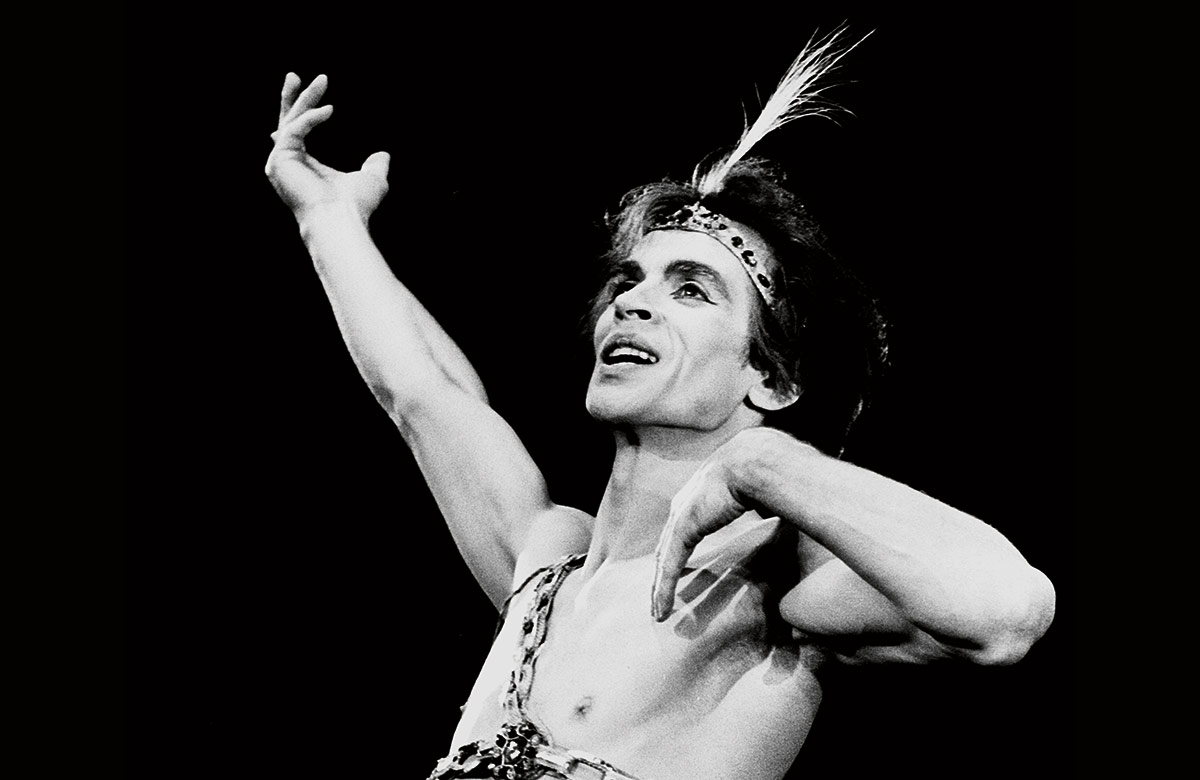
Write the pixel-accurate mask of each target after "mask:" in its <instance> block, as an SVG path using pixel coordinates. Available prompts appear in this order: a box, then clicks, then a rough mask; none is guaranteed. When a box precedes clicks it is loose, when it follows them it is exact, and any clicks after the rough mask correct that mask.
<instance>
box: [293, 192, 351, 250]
mask: <svg viewBox="0 0 1200 780" xmlns="http://www.w3.org/2000/svg"><path fill="white" fill-rule="evenodd" d="M295 217H296V224H297V226H298V227H299V229H300V238H301V240H302V241H304V243H305V245H306V246H308V247H309V248H310V249H311V248H312V244H313V242H315V241H318V240H320V238H321V237H322V236H324V235H326V234H330V233H335V234H342V233H345V232H346V231H359V230H361V231H364V232H365V231H366V230H367V220H366V218H365V217H364V216H363V215H362V213H361V212H360V211H359V210H358V207H357V206H356V205H355V204H353V203H349V202H346V201H340V200H331V201H320V202H318V203H314V204H312V205H309V206H306V207H304V208H302V209H297V210H296V212H295Z"/></svg>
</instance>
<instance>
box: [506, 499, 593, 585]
mask: <svg viewBox="0 0 1200 780" xmlns="http://www.w3.org/2000/svg"><path fill="white" fill-rule="evenodd" d="M593 521H594V518H593V517H592V516H591V515H589V514H588V513H587V512H584V511H583V510H580V509H574V508H572V507H567V506H559V505H557V504H556V505H553V506H551V507H550V508H548V509H546V510H545V511H543V512H539V513H538V515H537V516H536V517H534V518H533V520H532V522H530V524H529V529H528V531H527V532H526V535H525V539H524V541H523V543H522V544H521V546H520V549H519V550H518V551H517V562H516V566H515V567H514V568H513V582H512V589H514V590H515V589H516V588H517V587H518V586H519V585H520V584H521V583H522V582H524V581H525V580H527V579H529V576H530V575H531V574H533V573H534V572H536V571H537V570H538V569H541V568H544V567H546V566H551V565H553V564H555V563H558V562H559V561H560V560H562V559H563V558H564V557H566V556H568V555H575V554H577V553H583V552H587V549H588V545H589V544H591V541H592V523H593Z"/></svg>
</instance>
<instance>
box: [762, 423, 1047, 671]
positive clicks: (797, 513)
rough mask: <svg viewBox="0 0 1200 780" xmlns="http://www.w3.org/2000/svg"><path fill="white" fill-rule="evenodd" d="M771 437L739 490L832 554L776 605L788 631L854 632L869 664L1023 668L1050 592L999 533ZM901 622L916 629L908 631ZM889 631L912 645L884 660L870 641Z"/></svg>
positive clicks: (1043, 625) (1042, 627)
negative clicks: (936, 660) (932, 662)
mask: <svg viewBox="0 0 1200 780" xmlns="http://www.w3.org/2000/svg"><path fill="white" fill-rule="evenodd" d="M772 433H773V434H775V435H772V436H771V437H770V439H769V441H770V444H769V445H768V446H765V447H762V448H761V449H759V450H758V452H757V453H756V454H755V455H754V456H753V457H754V462H753V465H752V466H751V467H749V468H746V469H742V470H741V473H742V480H743V483H742V484H743V485H744V490H745V491H746V494H747V495H748V496H752V497H753V500H754V501H755V503H757V504H760V505H762V506H765V507H770V508H771V510H772V511H773V512H775V513H777V514H779V516H780V517H781V518H783V519H786V520H788V521H790V522H793V523H795V524H796V525H797V526H798V527H799V528H800V529H801V530H802V531H804V533H805V534H807V535H808V536H809V537H811V538H812V539H814V540H816V541H817V542H819V543H820V544H821V545H822V546H824V547H825V548H827V549H828V550H829V552H830V553H832V554H833V555H834V556H836V558H837V560H836V561H832V560H831V561H829V562H827V563H826V564H824V565H822V566H820V567H819V568H818V569H817V570H816V571H814V572H812V573H811V574H810V576H808V577H806V578H805V579H804V580H802V581H801V582H800V584H799V585H797V586H796V588H795V589H793V591H792V592H791V593H789V594H788V595H787V596H785V598H784V601H783V603H782V604H781V609H782V611H783V613H784V617H785V618H787V619H789V621H790V622H792V623H793V625H796V626H797V627H798V628H800V629H802V630H805V631H809V632H812V633H815V634H825V635H828V636H835V637H836V636H843V637H854V636H860V637H862V638H863V639H864V640H866V641H864V642H863V643H862V644H861V645H860V647H862V648H864V649H865V648H870V649H869V650H865V655H866V656H867V660H872V659H875V658H880V659H886V660H925V659H927V658H929V657H935V656H938V655H943V654H944V655H951V656H959V657H965V658H968V659H969V660H972V661H975V662H977V663H988V664H999V663H1012V662H1014V661H1016V660H1019V659H1020V658H1021V657H1023V656H1024V655H1025V653H1026V651H1027V650H1028V649H1029V647H1030V646H1031V645H1032V644H1033V643H1034V642H1035V641H1036V640H1037V639H1038V638H1039V637H1041V635H1042V634H1043V633H1045V631H1046V629H1047V628H1048V627H1049V624H1050V621H1051V619H1052V618H1053V614H1054V588H1053V586H1052V585H1051V584H1050V581H1049V580H1048V579H1047V578H1046V576H1045V575H1044V574H1042V572H1040V571H1038V570H1037V569H1035V568H1033V567H1032V566H1030V565H1029V563H1028V562H1027V561H1026V560H1025V558H1024V557H1023V556H1022V555H1021V553H1020V552H1019V551H1018V550H1017V549H1016V548H1015V547H1014V546H1013V545H1012V544H1011V543H1010V542H1009V541H1008V540H1007V539H1006V538H1004V536H1003V535H1001V534H1000V532H998V531H997V530H996V529H994V528H992V527H991V526H989V525H987V524H986V523H984V522H982V521H980V520H978V519H976V518H974V517H971V516H970V515H968V514H966V513H965V512H962V511H959V510H957V509H955V508H953V507H951V506H949V505H947V504H945V503H943V502H941V501H938V500H937V499H934V498H932V497H930V496H928V495H926V494H924V493H921V492H920V491H917V490H914V489H913V488H910V487H908V486H906V485H903V484H901V483H899V482H896V481H895V480H892V479H889V478H887V477H884V476H881V475H879V474H876V473H874V472H871V471H868V470H867V469H864V468H860V467H858V466H855V465H853V464H851V463H847V462H845V461H841V460H837V459H835V458H831V457H828V456H826V455H823V454H821V453H820V452H819V451H817V450H816V449H815V448H812V447H809V446H808V445H806V444H803V443H801V442H799V441H797V440H795V439H793V438H791V437H789V436H787V435H785V434H782V433H778V432H774V431H773V432H772ZM859 578H861V580H862V582H861V583H860V582H858V579H859ZM868 586H869V587H868ZM873 591H874V592H877V593H878V594H879V595H881V596H882V597H883V598H882V599H880V598H877V597H875V596H874V593H873ZM883 599H886V602H885V601H883ZM906 623H908V624H911V627H912V628H915V629H917V631H916V632H911V631H906V628H907V626H906ZM889 634H890V635H892V636H896V637H900V638H904V637H905V635H906V634H908V636H907V639H908V641H907V642H905V641H900V642H897V643H896V644H895V645H892V646H891V647H890V648H889V649H888V650H887V651H886V652H880V650H879V647H878V645H877V644H876V643H873V642H872V641H870V640H871V639H873V638H876V637H880V636H886V635H889ZM930 640H932V641H930ZM851 655H853V653H852V654H851Z"/></svg>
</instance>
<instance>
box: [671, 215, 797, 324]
mask: <svg viewBox="0 0 1200 780" xmlns="http://www.w3.org/2000/svg"><path fill="white" fill-rule="evenodd" d="M650 230H651V231H654V230H687V231H691V232H693V233H703V234H705V235H706V236H710V237H712V238H714V239H716V240H717V241H719V242H720V243H721V245H722V246H723V247H725V248H726V249H728V250H729V251H730V252H732V253H733V256H734V257H736V258H737V259H738V261H739V262H740V264H741V266H742V270H743V271H745V272H746V276H748V277H750V281H751V282H753V283H754V289H756V290H758V294H759V295H761V296H762V299H763V300H764V301H766V304H767V307H768V308H771V309H774V308H775V305H776V303H777V302H778V301H777V299H776V297H775V292H774V289H775V282H773V281H772V277H774V275H775V273H774V272H775V267H774V266H775V263H774V261H773V260H772V256H771V252H770V249H769V248H768V247H767V245H766V244H765V243H763V242H762V240H761V239H759V238H758V236H757V234H755V233H754V232H753V231H751V230H750V229H749V228H747V227H746V226H745V225H742V224H740V223H737V222H734V221H733V220H732V219H727V218H726V217H723V216H721V215H720V214H718V213H716V212H715V211H712V210H711V209H708V208H706V207H704V206H701V205H700V204H699V203H693V204H692V205H690V206H684V207H683V208H681V209H679V210H678V211H676V212H675V213H674V214H671V215H670V216H668V217H667V218H666V219H664V220H662V221H661V222H658V223H656V224H655V225H654V226H652V227H651V228H650Z"/></svg>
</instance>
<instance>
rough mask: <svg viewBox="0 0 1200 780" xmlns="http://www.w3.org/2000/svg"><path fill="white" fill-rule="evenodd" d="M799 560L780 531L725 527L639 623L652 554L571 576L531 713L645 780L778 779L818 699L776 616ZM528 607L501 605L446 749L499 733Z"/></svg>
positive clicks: (808, 658)
mask: <svg viewBox="0 0 1200 780" xmlns="http://www.w3.org/2000/svg"><path fill="white" fill-rule="evenodd" d="M797 549H798V547H797V539H796V534H795V532H794V531H793V530H791V529H790V528H788V527H784V526H781V525H780V524H779V523H778V521H762V520H758V519H757V518H755V519H752V520H751V519H744V520H742V521H738V522H735V523H733V524H732V525H730V526H728V527H727V528H725V529H722V531H720V532H718V533H717V534H714V535H713V536H711V537H709V538H707V539H705V540H704V542H702V544H701V546H700V547H699V548H697V550H696V551H695V553H694V554H693V555H692V557H691V559H690V561H689V566H688V569H687V571H686V573H685V576H684V577H683V579H682V580H681V582H680V585H679V588H678V591H677V596H676V604H675V611H674V612H673V613H672V615H671V616H670V617H669V618H668V619H667V620H666V621H664V622H663V623H657V622H655V621H654V620H653V618H652V617H651V616H650V587H651V582H652V578H653V575H654V560H653V557H652V556H645V557H642V558H633V559H626V560H611V559H610V560H607V561H604V562H602V563H600V564H598V565H596V564H594V563H591V562H589V564H587V565H584V566H583V567H582V568H579V569H577V570H575V571H572V572H571V573H570V574H568V575H567V576H566V578H565V580H563V583H562V586H561V589H560V590H559V591H558V594H557V596H556V598H555V599H554V605H553V609H552V613H551V616H550V620H549V629H548V632H547V634H546V637H545V642H544V643H543V645H542V648H541V651H540V653H539V655H538V656H537V661H536V664H535V667H534V668H535V674H534V680H533V685H532V690H531V693H530V696H529V700H528V705H527V711H528V715H529V716H530V718H531V719H532V720H533V721H534V722H535V723H536V724H537V725H538V726H539V728H541V730H542V731H543V732H544V733H545V734H546V735H547V736H548V737H549V738H550V739H551V740H552V741H553V742H554V743H555V744H557V745H560V746H563V747H566V748H570V749H576V750H583V751H586V752H588V753H591V754H594V755H597V756H600V757H602V758H603V759H605V760H606V761H608V762H610V763H612V764H613V765H615V766H617V767H619V768H621V769H622V770H624V771H627V772H629V773H631V774H633V775H635V776H638V777H643V778H647V780H675V779H676V778H679V779H681V780H682V779H683V778H687V780H710V779H711V780H716V778H740V779H742V780H758V778H763V779H764V780H765V779H766V778H778V777H780V776H782V775H783V773H784V772H785V771H786V770H787V768H788V767H789V766H790V764H791V762H792V760H793V758H794V757H795V755H796V752H797V751H798V750H799V748H800V745H801V744H802V743H803V741H804V737H805V735H806V734H807V732H808V729H809V726H810V725H811V723H812V719H813V716H814V715H815V713H816V709H817V705H818V704H819V702H820V698H821V687H820V684H819V682H818V679H817V677H816V671H817V668H818V667H819V665H820V663H821V661H822V658H823V657H822V655H821V653H820V652H819V651H817V650H816V649H815V648H812V647H809V646H807V645H806V644H805V643H804V642H803V641H801V640H799V639H797V638H796V637H795V636H794V634H793V632H792V631H791V629H790V627H789V626H787V625H786V624H785V623H784V622H783V621H782V619H781V618H780V617H779V614H778V608H777V604H778V600H779V598H780V597H781V596H782V595H783V593H784V592H785V591H786V589H787V588H789V587H790V586H791V585H794V584H795V583H796V582H797V581H798V579H799V577H800V562H799V558H798V555H797ZM546 563H550V561H547V562H546ZM529 597H530V590H529V589H526V590H523V591H522V592H521V593H519V594H518V595H517V596H516V597H515V598H514V599H513V600H512V603H511V604H510V605H509V610H508V614H507V617H506V619H505V621H504V624H503V626H502V628H501V630H500V632H499V634H498V635H497V637H496V641H495V642H494V644H493V646H492V649H491V652H490V653H489V654H488V657H487V659H486V661H485V662H484V665H483V668H482V670H481V672H480V674H479V677H478V678H477V680H476V683H475V686H474V688H473V689H472V692H471V696H470V698H469V700H468V702H467V705H466V707H465V708H464V711H463V717H462V719H461V721H460V722H459V725H458V728H457V729H456V731H455V734H454V741H453V745H454V746H459V745H463V744H465V743H468V742H472V741H475V740H479V739H490V738H492V737H493V736H494V735H495V734H496V732H497V730H498V729H499V728H500V726H501V725H502V724H503V723H504V720H505V712H504V709H503V696H504V691H505V689H506V687H507V685H508V680H509V675H510V673H511V671H512V669H513V666H514V653H515V650H516V648H517V646H518V644H519V642H520V636H521V634H520V631H521V624H522V622H523V621H524V618H525V613H526V611H527V608H528V599H529Z"/></svg>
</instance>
